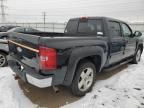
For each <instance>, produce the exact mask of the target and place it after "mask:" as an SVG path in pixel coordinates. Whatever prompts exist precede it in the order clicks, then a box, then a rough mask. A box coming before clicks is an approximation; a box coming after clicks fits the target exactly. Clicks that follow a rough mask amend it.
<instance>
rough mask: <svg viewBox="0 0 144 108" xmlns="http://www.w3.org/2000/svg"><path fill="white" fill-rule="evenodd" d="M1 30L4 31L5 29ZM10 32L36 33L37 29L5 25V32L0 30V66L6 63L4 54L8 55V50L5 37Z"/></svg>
mask: <svg viewBox="0 0 144 108" xmlns="http://www.w3.org/2000/svg"><path fill="white" fill-rule="evenodd" d="M5 28H6V27H5ZM8 28H11V29H10V30H8ZM3 31H6V29H5V30H3ZM10 32H17V33H26V34H31V33H33V32H35V33H36V32H39V31H38V30H36V29H33V28H31V27H15V26H9V27H8V26H7V32H0V67H3V66H6V65H7V59H6V56H7V55H8V52H9V48H8V42H7V38H8V34H9V33H10Z"/></svg>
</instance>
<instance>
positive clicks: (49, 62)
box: [39, 47, 57, 70]
mask: <svg viewBox="0 0 144 108" xmlns="http://www.w3.org/2000/svg"><path fill="white" fill-rule="evenodd" d="M56 56H57V55H56V50H55V49H53V48H46V47H39V57H40V62H39V64H40V69H42V70H50V69H56V67H57V57H56Z"/></svg>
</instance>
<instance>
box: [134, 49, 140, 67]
mask: <svg viewBox="0 0 144 108" xmlns="http://www.w3.org/2000/svg"><path fill="white" fill-rule="evenodd" d="M141 53H142V51H141V49H140V48H139V49H138V50H137V52H136V54H135V56H134V58H133V63H134V64H138V62H139V61H140V59H141Z"/></svg>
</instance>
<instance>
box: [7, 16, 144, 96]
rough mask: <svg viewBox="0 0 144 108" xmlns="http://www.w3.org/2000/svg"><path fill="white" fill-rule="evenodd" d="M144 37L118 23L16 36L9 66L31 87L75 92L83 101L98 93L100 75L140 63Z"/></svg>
mask: <svg viewBox="0 0 144 108" xmlns="http://www.w3.org/2000/svg"><path fill="white" fill-rule="evenodd" d="M141 35H142V34H141V32H139V31H136V32H134V33H133V32H132V29H131V28H130V27H129V25H128V24H127V23H125V22H123V21H120V20H116V19H113V18H107V17H88V18H87V17H82V18H73V19H70V20H69V22H68V23H67V26H66V29H65V33H43V32H42V33H33V34H32V35H31V34H22V33H20V34H17V33H10V37H9V48H10V51H9V57H8V62H9V66H10V67H11V69H12V70H13V71H14V72H15V73H16V74H17V76H18V77H19V78H21V79H22V80H23V81H25V82H27V83H29V84H32V85H34V86H37V87H40V88H44V87H50V86H56V85H64V86H69V87H70V88H71V91H72V93H73V94H74V95H77V96H83V95H85V94H86V93H87V92H89V91H90V90H91V89H92V86H93V84H94V82H95V77H96V73H98V72H101V71H102V70H107V69H111V68H114V67H117V66H119V65H120V64H121V63H122V64H123V63H128V62H133V63H138V62H139V61H140V58H141V54H142V52H143V41H142V40H141V39H140V36H141Z"/></svg>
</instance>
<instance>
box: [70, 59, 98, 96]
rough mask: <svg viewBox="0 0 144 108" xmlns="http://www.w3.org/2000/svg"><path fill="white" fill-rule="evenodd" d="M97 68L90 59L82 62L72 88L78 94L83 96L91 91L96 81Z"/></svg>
mask: <svg viewBox="0 0 144 108" xmlns="http://www.w3.org/2000/svg"><path fill="white" fill-rule="evenodd" d="M95 77H96V69H95V66H94V64H93V63H91V62H89V61H84V62H81V63H80V64H79V65H78V68H77V70H76V75H75V77H74V79H73V82H72V85H71V90H72V93H73V94H74V95H76V96H83V95H85V94H86V93H87V92H89V91H90V90H91V88H92V86H93V84H94V82H95Z"/></svg>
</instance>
